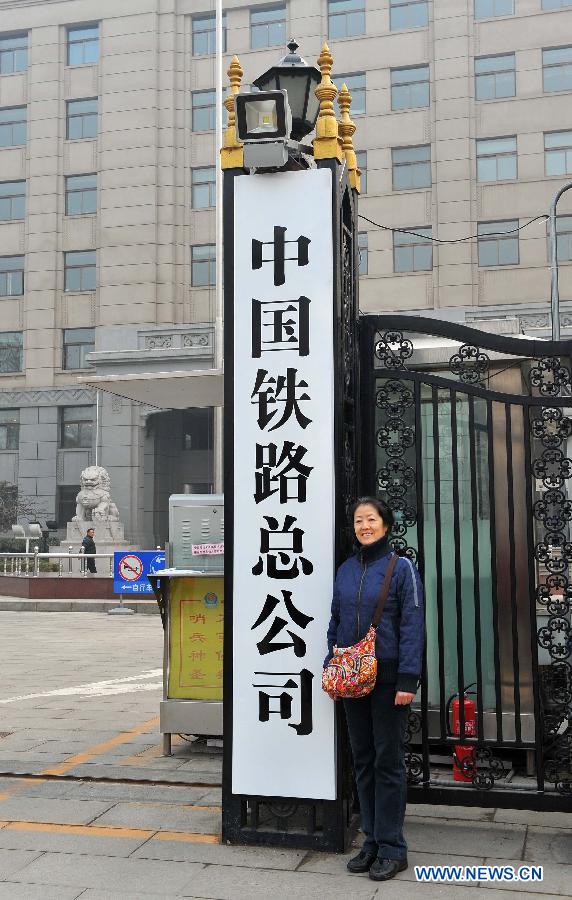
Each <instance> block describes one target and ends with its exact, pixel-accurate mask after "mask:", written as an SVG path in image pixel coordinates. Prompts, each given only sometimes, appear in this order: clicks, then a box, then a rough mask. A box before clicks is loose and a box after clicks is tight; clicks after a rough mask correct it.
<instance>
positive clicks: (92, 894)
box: [80, 888, 181, 900]
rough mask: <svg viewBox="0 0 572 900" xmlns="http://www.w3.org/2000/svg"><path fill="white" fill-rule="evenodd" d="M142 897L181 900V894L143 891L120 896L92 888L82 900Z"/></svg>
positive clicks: (146, 898)
mask: <svg viewBox="0 0 572 900" xmlns="http://www.w3.org/2000/svg"><path fill="white" fill-rule="evenodd" d="M141 897H145V900H181V895H180V894H147V893H144V892H143V891H141V892H140V893H138V894H126V893H125V892H124V891H121V893H120V894H118V893H117V892H116V891H96V890H92V889H91V888H89V889H88V890H87V891H84V892H83V893H82V894H81V896H80V900H140V898H141Z"/></svg>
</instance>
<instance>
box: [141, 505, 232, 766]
mask: <svg viewBox="0 0 572 900" xmlns="http://www.w3.org/2000/svg"><path fill="white" fill-rule="evenodd" d="M167 559H168V563H169V566H168V568H165V569H164V570H163V571H159V572H156V573H155V574H154V575H151V576H149V580H150V581H151V584H152V585H153V590H154V591H155V596H156V597H157V603H158V604H159V610H160V612H161V620H162V622H163V630H164V652H163V699H162V701H161V704H160V731H161V733H162V734H163V752H164V754H165V755H169V754H170V753H171V735H173V734H195V735H209V736H220V735H222V658H223V615H224V578H223V569H224V510H223V497H222V495H219V494H212V495H208V496H205V495H193V494H174V495H172V496H171V497H170V498H169V544H168V556H167Z"/></svg>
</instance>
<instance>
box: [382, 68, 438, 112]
mask: <svg viewBox="0 0 572 900" xmlns="http://www.w3.org/2000/svg"><path fill="white" fill-rule="evenodd" d="M418 106H429V66H413V67H412V68H408V69H392V70H391V108H392V109H414V108H415V107H418Z"/></svg>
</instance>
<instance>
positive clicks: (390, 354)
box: [375, 331, 413, 369]
mask: <svg viewBox="0 0 572 900" xmlns="http://www.w3.org/2000/svg"><path fill="white" fill-rule="evenodd" d="M375 355H376V356H377V358H378V359H379V360H380V362H381V365H382V367H383V368H384V369H404V368H405V363H406V361H407V360H408V359H411V357H412V356H413V344H412V343H411V341H410V340H408V339H407V338H404V337H403V334H402V332H401V331H386V332H384V333H383V334H379V335H378V337H377V340H376V342H375Z"/></svg>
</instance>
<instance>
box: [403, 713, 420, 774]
mask: <svg viewBox="0 0 572 900" xmlns="http://www.w3.org/2000/svg"><path fill="white" fill-rule="evenodd" d="M420 732H421V715H420V714H419V713H418V712H416V711H415V710H410V712H409V717H408V719H407V726H406V729H405V743H406V745H407V747H406V750H405V769H406V772H407V783H408V784H419V782H420V781H421V778H422V776H423V760H422V758H421V755H420V754H419V753H417V752H415V751H414V750H413V748H412V746H411V740H412V737H413V735H414V734H419V733H420Z"/></svg>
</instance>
